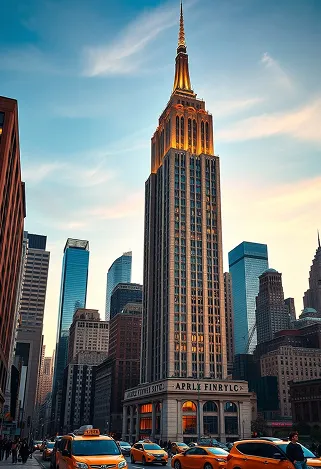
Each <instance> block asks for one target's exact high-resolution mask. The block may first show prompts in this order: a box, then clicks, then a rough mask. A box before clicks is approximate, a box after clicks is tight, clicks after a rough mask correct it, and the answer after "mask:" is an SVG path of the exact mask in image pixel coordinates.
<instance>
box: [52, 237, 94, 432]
mask: <svg viewBox="0 0 321 469" xmlns="http://www.w3.org/2000/svg"><path fill="white" fill-rule="evenodd" d="M88 264H89V242H88V241H86V240H79V239H72V238H68V239H67V243H66V246H65V249H64V256H63V262H62V275H61V287H60V303H59V313H58V327H57V343H56V357H55V371H54V382H53V405H52V420H53V421H54V422H55V424H56V428H57V430H59V429H60V408H61V392H62V381H63V376H64V369H65V367H66V365H67V358H68V337H69V328H70V326H71V324H72V319H73V316H74V313H75V311H76V310H77V309H78V308H85V307H86V297H87V281H88Z"/></svg>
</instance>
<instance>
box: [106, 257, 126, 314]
mask: <svg viewBox="0 0 321 469" xmlns="http://www.w3.org/2000/svg"><path fill="white" fill-rule="evenodd" d="M131 278H132V252H125V253H124V254H123V255H122V256H120V257H118V259H116V260H115V261H114V262H113V263H112V265H111V266H110V267H109V270H108V273H107V288H106V312H105V320H106V321H109V319H110V301H111V295H112V293H113V290H114V288H115V287H116V285H118V284H119V283H130V282H131Z"/></svg>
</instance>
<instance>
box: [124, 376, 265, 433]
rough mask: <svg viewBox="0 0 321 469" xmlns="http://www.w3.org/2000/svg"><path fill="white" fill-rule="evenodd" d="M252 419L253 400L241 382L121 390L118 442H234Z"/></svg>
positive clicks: (198, 382)
mask: <svg viewBox="0 0 321 469" xmlns="http://www.w3.org/2000/svg"><path fill="white" fill-rule="evenodd" d="M255 418H256V398H255V395H253V394H252V393H250V392H249V391H248V384H247V382H245V381H228V380H223V381H217V380H208V381H207V380H192V379H187V380H182V379H178V380H177V379H174V378H173V379H166V380H163V381H158V382H155V383H153V384H149V385H143V386H138V387H136V388H133V389H130V390H128V391H126V393H125V399H124V402H123V431H122V438H123V439H124V440H125V441H130V442H132V441H137V440H139V439H141V438H146V437H148V438H151V439H153V440H156V441H158V440H159V441H160V440H162V441H168V440H171V441H186V442H189V441H197V439H199V438H200V437H203V436H211V437H213V438H217V439H219V440H220V441H222V442H226V441H234V440H236V439H239V438H250V437H251V421H252V420H253V419H255Z"/></svg>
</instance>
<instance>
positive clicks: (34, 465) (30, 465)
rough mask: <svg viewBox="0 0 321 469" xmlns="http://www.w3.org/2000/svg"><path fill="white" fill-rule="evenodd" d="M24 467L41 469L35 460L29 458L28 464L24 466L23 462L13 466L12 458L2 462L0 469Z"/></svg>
mask: <svg viewBox="0 0 321 469" xmlns="http://www.w3.org/2000/svg"><path fill="white" fill-rule="evenodd" d="M17 466H19V467H21V468H22V467H23V468H24V469H39V463H38V461H37V459H35V458H32V459H30V458H28V460H27V462H26V464H22V462H17V463H16V464H12V462H11V456H9V458H8V459H7V460H4V461H0V469H12V468H13V467H17Z"/></svg>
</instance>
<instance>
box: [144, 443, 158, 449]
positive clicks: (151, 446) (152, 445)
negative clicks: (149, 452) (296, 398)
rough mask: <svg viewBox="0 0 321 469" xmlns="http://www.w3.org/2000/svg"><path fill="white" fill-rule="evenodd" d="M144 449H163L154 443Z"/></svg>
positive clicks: (147, 444) (146, 445)
mask: <svg viewBox="0 0 321 469" xmlns="http://www.w3.org/2000/svg"><path fill="white" fill-rule="evenodd" d="M144 449H162V448H161V447H160V446H158V445H155V444H154V443H146V444H145V445H144Z"/></svg>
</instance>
